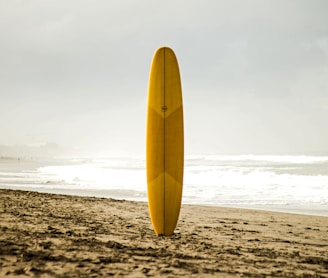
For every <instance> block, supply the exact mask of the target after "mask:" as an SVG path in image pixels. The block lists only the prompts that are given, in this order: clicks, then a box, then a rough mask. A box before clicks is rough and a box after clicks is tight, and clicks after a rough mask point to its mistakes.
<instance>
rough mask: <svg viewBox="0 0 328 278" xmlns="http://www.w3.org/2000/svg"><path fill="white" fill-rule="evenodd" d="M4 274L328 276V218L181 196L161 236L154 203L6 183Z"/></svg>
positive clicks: (0, 207)
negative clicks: (167, 232) (152, 213)
mask: <svg viewBox="0 0 328 278" xmlns="http://www.w3.org/2000/svg"><path fill="white" fill-rule="evenodd" d="M0 212H1V213H0V218H1V219H0V230H1V233H0V244H1V246H0V276H1V277H16V276H18V275H25V276H28V275H29V276H35V275H37V276H39V277H72V276H79V277H108V276H115V277H123V276H124V277H178V276H181V277H184V276H187V277H211V276H213V275H216V276H219V277H220V276H221V277H240V276H252V277H263V276H272V277H286V276H288V277H305V276H306V277H328V258H327V250H328V218H327V217H321V216H307V215H299V214H290V213H278V212H269V211H260V210H249V209H238V208H223V207H210V206H195V205H182V208H181V213H180V218H179V222H178V225H177V228H176V230H175V233H174V235H173V236H172V237H157V236H156V235H155V234H154V232H153V230H152V227H151V223H150V219H149V216H148V207H147V203H143V202H134V201H123V200H114V199H106V198H94V197H79V196H69V195H57V194H47V193H37V192H32V191H19V190H4V189H0Z"/></svg>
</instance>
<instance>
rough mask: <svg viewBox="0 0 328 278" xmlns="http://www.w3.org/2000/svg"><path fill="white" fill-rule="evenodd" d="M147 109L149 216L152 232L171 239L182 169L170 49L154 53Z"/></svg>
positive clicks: (176, 76) (178, 99)
mask: <svg viewBox="0 0 328 278" xmlns="http://www.w3.org/2000/svg"><path fill="white" fill-rule="evenodd" d="M147 110H148V111H147V136H146V137H147V138H146V141H147V143H146V169H147V189H148V207H149V213H150V218H151V222H152V225H153V228H154V230H155V233H156V234H157V235H165V236H170V235H172V234H173V232H174V230H175V227H176V225H177V222H178V218H179V213H180V207H181V199H182V187H183V166H184V133H183V106H182V89H181V81H180V72H179V66H178V61H177V58H176V56H175V54H174V52H173V50H172V49H171V48H168V47H161V48H159V49H158V50H157V51H156V52H155V54H154V57H153V60H152V64H151V69H150V76H149V85H148V107H147Z"/></svg>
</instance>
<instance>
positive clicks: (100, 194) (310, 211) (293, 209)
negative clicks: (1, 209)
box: [0, 186, 328, 217]
mask: <svg viewBox="0 0 328 278" xmlns="http://www.w3.org/2000/svg"><path fill="white" fill-rule="evenodd" d="M0 190H19V191H31V192H37V193H44V194H55V195H66V196H77V197H86V198H105V199H117V200H122V201H132V202H144V203H147V196H146V197H139V199H137V198H135V199H133V198H127V197H126V196H123V195H120V194H119V193H118V192H116V191H115V190H113V191H109V192H104V191H102V190H99V191H97V190H94V189H93V190H91V189H90V190H83V191H82V192H83V194H82V193H81V191H79V192H78V191H77V190H69V189H66V190H64V189H50V188H49V189H46V188H43V189H36V188H26V187H19V186H17V187H13V186H1V187H0ZM145 194H146V193H145ZM182 205H192V206H206V207H221V208H236V209H246V210H261V211H268V212H281V213H290V214H300V215H309V216H323V217H328V208H327V210H324V209H323V208H322V206H317V207H314V205H312V204H311V205H308V206H307V207H306V208H304V207H300V206H297V205H273V204H270V205H232V204H231V205H228V204H211V203H188V202H184V201H183V196H182Z"/></svg>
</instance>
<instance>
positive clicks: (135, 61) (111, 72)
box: [0, 0, 328, 155]
mask: <svg viewBox="0 0 328 278" xmlns="http://www.w3.org/2000/svg"><path fill="white" fill-rule="evenodd" d="M163 45H166V46H170V47H171V48H172V49H173V50H174V51H175V53H176V55H177V58H178V62H179V65H180V71H181V79H182V88H183V100H184V116H185V144H186V146H185V150H186V154H194V153H209V152H212V153H219V154H220V153H241V154H248V153H264V154H308V153H311V152H317V153H320V152H323V153H326V154H327V153H328V121H327V120H328V1H325V0H322V1H315V0H308V1H302V0H297V1H296V0H295V1H291V0H288V1H285V0H258V1H246V0H239V1H238V0H236V1H234V0H227V1H220V0H212V1H210V0H202V1H193V0H188V1H187V0H186V1H176V0H175V1H168V0H165V1H154V0H140V1H136V0H124V1H108V0H98V1H94V0H92V1H91V0H89V1H81V0H65V1H55V0H52V1H50V0H39V1H37V0H33V1H32V0H15V1H5V0H0V101H1V102H0V105H1V109H0V132H1V134H0V145H15V144H39V143H45V142H54V143H57V144H59V145H62V146H67V147H70V148H71V147H76V148H79V149H81V150H82V149H88V150H91V151H93V152H94V153H97V154H104V155H108V154H111V153H126V152H132V153H138V154H143V153H144V151H145V122H146V99H147V87H148V76H149V69H150V63H151V60H152V57H153V54H154V52H155V50H156V49H157V48H159V47H160V46H163Z"/></svg>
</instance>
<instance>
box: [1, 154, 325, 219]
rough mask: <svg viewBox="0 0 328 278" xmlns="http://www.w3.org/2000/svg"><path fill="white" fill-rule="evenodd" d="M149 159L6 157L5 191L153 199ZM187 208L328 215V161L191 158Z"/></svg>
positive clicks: (185, 192) (186, 184) (269, 157)
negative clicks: (149, 186) (149, 190)
mask: <svg viewBox="0 0 328 278" xmlns="http://www.w3.org/2000/svg"><path fill="white" fill-rule="evenodd" d="M146 184H147V183H146V171H145V158H144V157H143V156H130V157H127V156H126V157H106V158H79V159H76V158H65V159H64V158H61V159H18V158H1V159H0V188H4V189H21V190H33V191H38V192H47V193H59V194H69V195H79V196H94V197H104V198H116V199H125V200H135V201H147V185H146ZM182 202H183V203H184V204H197V205H210V206H223V207H238V208H250V209H262V210H270V211H282V212H291V213H301V214H310V215H311V214H312V215H323V216H328V157H327V156H289V155H282V156H278V155H224V156H223V155H214V154H210V155H208V154H207V155H189V156H186V157H185V169H184V187H183V200H182Z"/></svg>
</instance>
